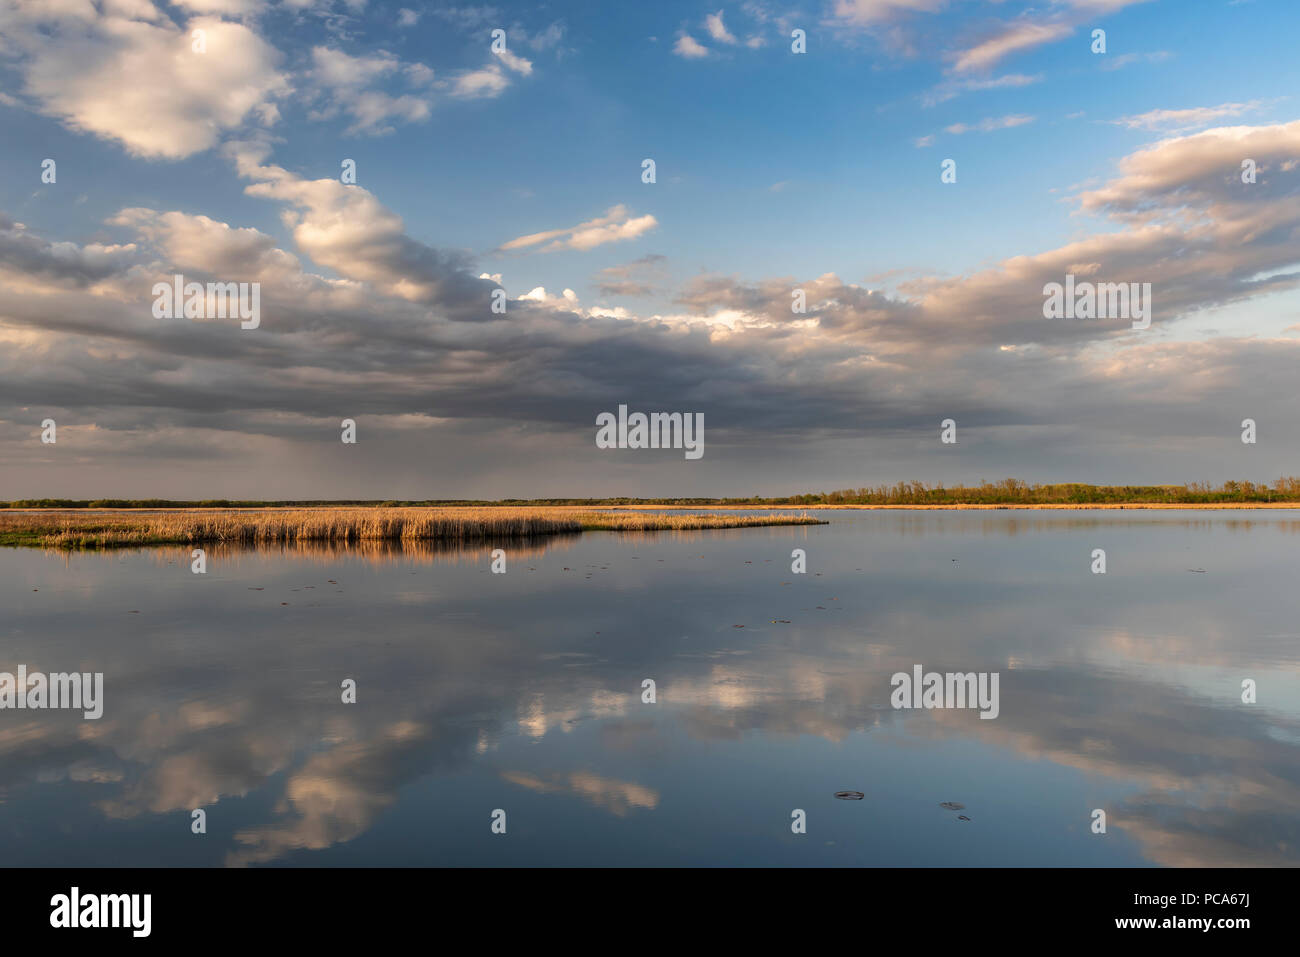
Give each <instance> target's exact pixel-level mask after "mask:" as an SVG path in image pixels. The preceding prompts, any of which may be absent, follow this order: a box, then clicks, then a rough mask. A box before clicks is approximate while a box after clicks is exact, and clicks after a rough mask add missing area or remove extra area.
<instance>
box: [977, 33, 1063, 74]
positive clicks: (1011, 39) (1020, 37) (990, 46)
mask: <svg viewBox="0 0 1300 957" xmlns="http://www.w3.org/2000/svg"><path fill="white" fill-rule="evenodd" d="M1073 32H1074V27H1073V26H1071V25H1070V24H1067V23H1035V22H1031V21H1023V22H1020V23H1013V24H1011V25H1010V26H1007V27H1005V28H1004V29H1002V30H1001V31H999V32H998V33H997V34H995V35H994V36H992V37H990V38H989V39H987V40H984V41H982V42H980V43H977V44H976V45H975V46H973V47H970V48H969V49H967V50H963V51H961V53H959V54H958V55H957V57H956V61H955V62H954V63H953V67H952V68H953V70H954V71H956V72H957V73H966V72H968V71H971V70H987V69H989V68H990V67H992V66H993V65H994V64H995V63H997V62H998V61H999V60H1001V59H1002V58H1003V57H1005V56H1008V55H1010V54H1012V53H1016V52H1018V51H1020V50H1027V49H1030V48H1032V47H1036V46H1041V45H1042V44H1044V43H1051V42H1052V41H1054V40H1059V39H1061V38H1062V37H1066V36H1069V35H1070V34H1071V33H1073Z"/></svg>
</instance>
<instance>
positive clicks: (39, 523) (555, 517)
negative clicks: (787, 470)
mask: <svg viewBox="0 0 1300 957" xmlns="http://www.w3.org/2000/svg"><path fill="white" fill-rule="evenodd" d="M808 524H819V520H817V519H814V518H810V517H808V516H806V515H735V514H703V515H697V514H690V515H688V514H666V513H663V512H612V511H610V512H602V511H591V510H583V509H576V508H481V507H478V508H339V507H331V508H303V509H259V510H230V509H182V510H177V511H157V512H130V511H80V510H75V511H74V510H69V511H61V512H48V511H46V512H38V511H34V512H27V511H21V512H20V511H16V510H11V511H6V512H0V542H3V543H8V544H32V545H45V546H53V547H61V548H96V547H100V548H102V547H113V546H129V545H152V544H196V545H197V544H203V543H221V544H230V545H295V544H300V543H307V542H316V543H325V544H330V545H359V544H362V543H366V542H434V541H436V542H444V543H448V544H455V545H474V544H482V543H485V542H497V541H504V540H509V539H520V538H533V537H538V536H544V535H563V534H566V533H567V534H576V533H578V532H582V531H594V530H613V531H651V530H659V529H705V528H744V527H751V526H761V525H808Z"/></svg>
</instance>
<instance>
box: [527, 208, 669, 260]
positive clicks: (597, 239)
mask: <svg viewBox="0 0 1300 957" xmlns="http://www.w3.org/2000/svg"><path fill="white" fill-rule="evenodd" d="M658 225H659V221H658V220H656V219H655V218H654V217H653V216H650V215H646V216H635V217H634V216H632V215H631V214H630V213H629V212H628V210H627V207H626V206H623V205H621V204H620V205H618V206H611V207H610V208H609V209H608V210H606V212H605V215H604V216H598V217H596V218H595V219H589V220H587V221H586V222H585V223H579V224H578V225H577V226H570V227H567V228H565V229H550V230H546V231H544V232H540V233H530V234H529V235H527V236H520V237H518V238H516V239H512V240H510V241H509V242H507V243H504V244H503V245H502V246H501V249H502V250H503V251H508V250H515V249H526V248H528V247H530V246H537V245H539V244H541V243H547V244H548V245H546V246H543V247H542V250H541V251H542V252H552V251H554V250H557V249H579V250H587V249H594V248H596V247H597V246H603V245H604V244H605V243H613V242H619V241H621V240H625V239H635V238H636V237H638V236H641V235H643V234H645V233H647V232H649V231H650V230H652V229H654V228H655V227H656V226H658Z"/></svg>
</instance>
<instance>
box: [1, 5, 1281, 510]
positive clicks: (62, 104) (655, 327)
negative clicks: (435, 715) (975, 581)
mask: <svg viewBox="0 0 1300 957" xmlns="http://www.w3.org/2000/svg"><path fill="white" fill-rule="evenodd" d="M1098 30H1101V31H1104V50H1103V49H1099V46H1100V44H1099V38H1098V36H1097V34H1096V31H1098ZM196 31H198V32H196ZM498 31H499V32H498ZM1297 36H1300V6H1297V5H1295V4H1293V3H1290V2H1285V0H1274V2H1268V0H1245V2H1242V0H1236V2H1230V0H1180V2H1174V0H1046V2H1041V0H1040V2H1038V3H1023V2H1018V0H997V2H988V0H827V2H815V3H805V4H799V5H794V4H776V3H764V2H743V3H730V4H723V3H722V2H721V0H711V2H708V3H691V2H661V3H654V4H634V3H624V2H619V3H604V4H598V3H591V2H574V3H548V4H538V3H528V4H497V5H494V6H475V5H468V4H465V5H446V4H427V5H426V4H419V3H416V2H415V0H399V2H393V3H385V2H379V0H285V2H276V0H183V2H177V3H170V4H168V3H160V2H150V0H31V2H28V0H0V170H3V176H0V499H16V498H32V497H73V498H97V497H137V498H143V497H165V498H176V499H196V498H255V499H303V498H366V499H390V498H392V499H420V498H498V497H529V498H531V497H550V496H605V495H630V496H673V495H726V496H733V495H751V494H759V495H783V494H793V493H799V492H805V491H820V490H829V489H834V488H846V487H860V486H864V485H876V484H880V483H893V482H897V481H925V482H929V483H940V482H942V483H946V484H950V485H951V484H955V483H959V482H966V483H975V482H979V481H981V480H984V479H987V480H990V481H996V480H999V479H1001V478H1005V477H1009V476H1014V477H1017V478H1021V479H1024V480H1027V481H1031V482H1065V481H1078V482H1094V483H1108V484H1126V483H1182V482H1190V481H1210V482H1220V481H1223V480H1226V479H1232V478H1246V479H1251V480H1253V481H1269V480H1272V479H1274V478H1277V477H1279V476H1282V475H1294V474H1300V461H1298V456H1297V451H1296V450H1297V449H1300V424H1297V422H1296V421H1295V420H1296V416H1295V413H1294V405H1295V403H1294V399H1295V395H1296V381H1297V377H1296V374H1295V370H1296V368H1297V361H1296V360H1297V359H1298V358H1300V352H1298V351H1297V350H1298V349H1300V340H1298V339H1297V328H1298V327H1297V301H1298V300H1297V289H1296V287H1297V279H1300V113H1298V112H1297V108H1298V106H1300V104H1297V102H1296V100H1295V98H1294V96H1293V95H1292V92H1293V91H1295V90H1296V89H1300V83H1298V82H1297V81H1298V80H1300V65H1298V64H1300V58H1297V57H1296V56H1295V49H1294V48H1295V38H1296V37H1297ZM800 47H801V48H802V52H799V51H798V48H800ZM646 160H652V161H653V164H654V165H653V176H650V175H649V171H648V170H647V168H646V166H647V164H646V162H645V161H646ZM1246 161H1250V164H1251V167H1252V168H1253V170H1254V175H1253V176H1251V177H1248V176H1247V174H1246V173H1245V172H1244V171H1243V163H1244V162H1246ZM945 168H947V169H949V170H951V171H952V173H953V174H954V175H949V176H946V177H945V176H944V175H943V173H944V170H945ZM350 170H355V177H353V176H352V175H351V174H350V172H349V171H350ZM1248 178H1250V179H1253V182H1248V181H1246V180H1247V179H1248ZM648 180H649V181H648ZM945 180H950V181H945ZM177 274H180V275H183V276H184V277H185V281H194V282H199V283H212V282H217V283H226V282H245V283H257V284H258V289H259V294H260V305H259V309H260V313H259V318H258V324H257V326H256V328H242V327H241V323H240V322H239V321H238V320H237V319H235V320H231V319H226V318H216V317H208V316H198V317H191V318H184V317H181V318H165V317H164V318H158V317H157V316H156V315H155V312H156V311H157V310H156V309H155V305H156V302H155V300H156V298H157V296H156V293H155V285H156V284H157V283H159V282H163V283H170V282H172V281H173V277H174V276H175V275H177ZM1067 275H1072V276H1074V277H1075V279H1076V281H1077V282H1080V283H1086V282H1109V283H1137V284H1139V286H1142V285H1143V284H1147V283H1149V284H1150V303H1151V321H1150V324H1149V326H1148V327H1147V328H1137V327H1135V325H1134V324H1133V323H1131V322H1130V321H1128V320H1127V319H1126V318H1124V317H1118V318H1117V317H1113V316H1112V317H1107V318H1100V319H1090V320H1089V319H1052V318H1046V317H1045V316H1044V311H1043V310H1044V300H1045V293H1044V287H1045V286H1046V285H1047V284H1049V283H1054V282H1055V283H1064V282H1065V281H1066V276H1067ZM796 293H802V297H803V300H804V302H805V307H804V310H803V311H802V312H797V311H795V307H794V305H793V304H794V302H795V296H796ZM494 305H496V306H497V307H498V310H499V311H494V308H493V307H494ZM620 405H626V406H627V407H628V409H629V410H630V411H633V412H635V411H641V412H645V413H650V412H669V413H671V412H680V413H684V414H692V415H696V414H698V415H702V416H703V420H704V454H703V455H702V456H701V457H699V458H687V457H686V456H685V455H684V454H683V452H682V450H681V449H638V448H601V447H599V446H598V444H597V442H596V434H597V428H596V422H597V417H598V416H599V415H600V414H601V413H604V412H617V410H618V407H619V406H620ZM345 419H350V420H352V421H353V422H354V423H355V430H354V436H355V440H356V441H355V442H344V441H342V437H343V431H344V430H343V427H342V423H343V420H345ZM949 419H950V420H952V422H953V423H955V433H951V432H950V436H952V435H955V441H954V442H944V441H942V435H941V433H942V423H943V422H944V421H945V420H949ZM1246 419H1251V420H1253V421H1254V423H1255V439H1256V440H1255V441H1254V442H1253V443H1246V442H1243V441H1242V433H1243V422H1244V420H1246ZM47 420H53V421H54V423H55V425H56V429H55V434H54V439H55V441H53V442H50V441H47V440H43V438H44V439H48V438H49V437H50V436H49V434H48V430H47V429H46V428H45V427H44V425H43V423H45V422H46V421H47Z"/></svg>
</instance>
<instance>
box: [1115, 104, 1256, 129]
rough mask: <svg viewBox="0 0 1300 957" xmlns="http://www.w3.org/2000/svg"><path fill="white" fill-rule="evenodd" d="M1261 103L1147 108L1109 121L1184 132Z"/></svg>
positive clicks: (1251, 109)
mask: <svg viewBox="0 0 1300 957" xmlns="http://www.w3.org/2000/svg"><path fill="white" fill-rule="evenodd" d="M1261 105H1262V104H1261V102H1260V101H1259V100H1251V101H1250V102H1249V103H1221V104H1220V105H1218V106H1200V107H1194V108H1192V109H1187V110H1149V111H1147V112H1146V113H1138V114H1136V115H1135V116H1122V117H1120V118H1119V119H1118V120H1112V121H1111V122H1112V123H1114V124H1115V125H1116V126H1125V127H1128V128H1129V129H1131V130H1167V131H1170V132H1174V133H1186V132H1188V131H1189V130H1194V129H1197V128H1198V127H1202V126H1209V125H1210V124H1211V123H1213V122H1215V121H1216V120H1221V119H1224V118H1226V117H1229V116H1240V115H1241V114H1242V113H1250V112H1254V111H1255V110H1258V109H1259V108H1260V106H1261Z"/></svg>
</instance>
